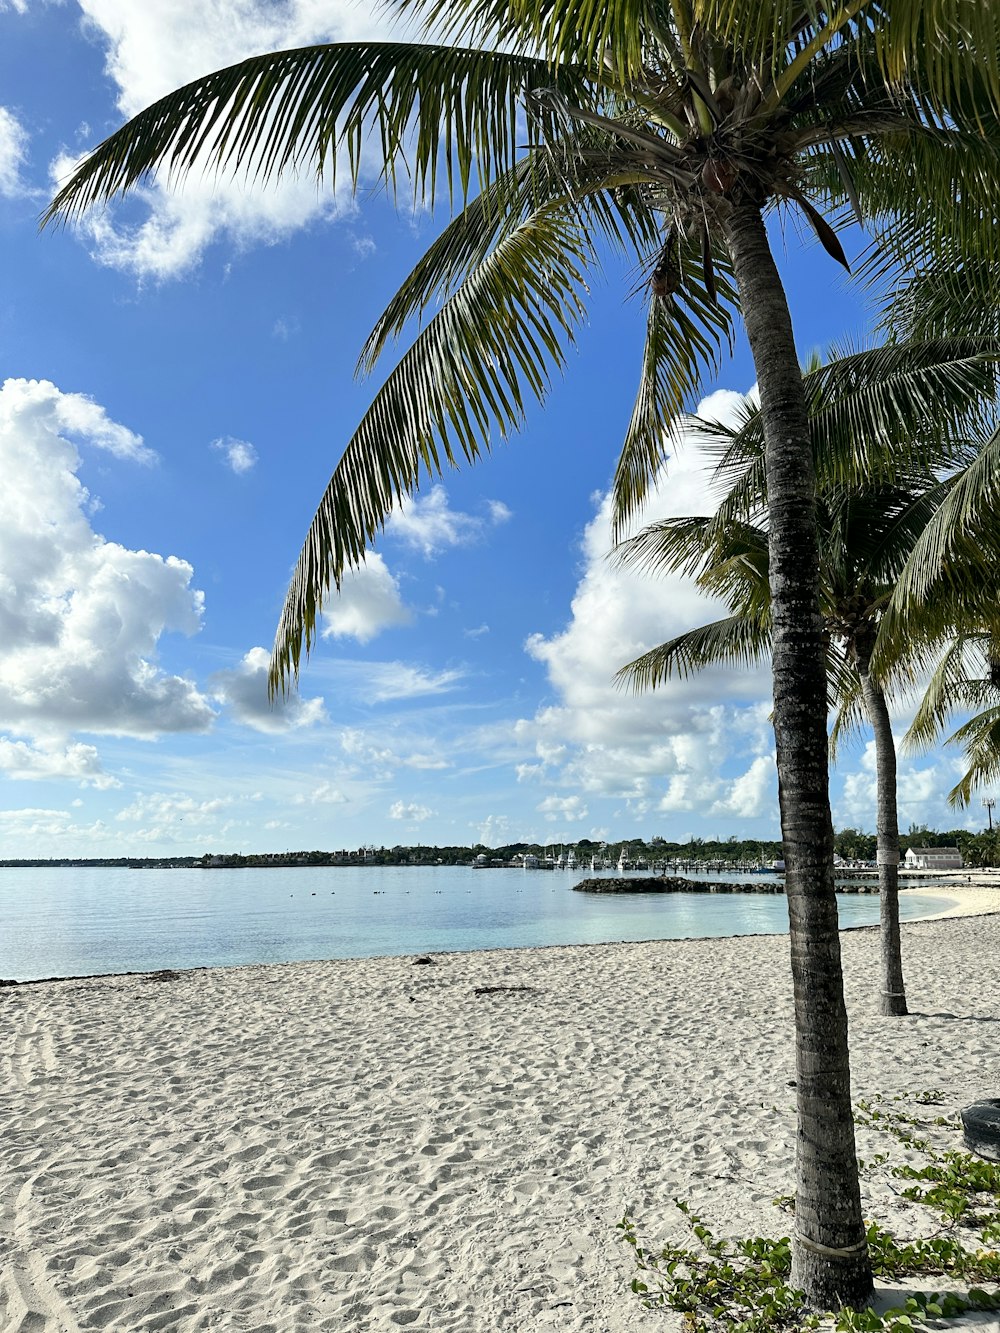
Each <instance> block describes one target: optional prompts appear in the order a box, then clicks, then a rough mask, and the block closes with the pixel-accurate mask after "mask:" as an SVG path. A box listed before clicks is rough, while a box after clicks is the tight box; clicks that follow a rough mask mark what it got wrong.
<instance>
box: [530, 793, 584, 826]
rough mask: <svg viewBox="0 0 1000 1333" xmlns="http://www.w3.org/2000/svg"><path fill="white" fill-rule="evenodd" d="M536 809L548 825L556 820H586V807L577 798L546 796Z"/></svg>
mask: <svg viewBox="0 0 1000 1333" xmlns="http://www.w3.org/2000/svg"><path fill="white" fill-rule="evenodd" d="M537 808H538V810H539V812H540V813H541V814H543V815H544V816H545V818H546V819H547V820H548V821H549V822H550V823H552V822H554V821H555V820H557V819H566V820H571V821H572V820H577V819H586V818H587V807H586V805H585V803H584V802H583V800H582V799H581V798H580V797H579V796H546V798H545V800H544V801H540V802H539V804H538V807H537Z"/></svg>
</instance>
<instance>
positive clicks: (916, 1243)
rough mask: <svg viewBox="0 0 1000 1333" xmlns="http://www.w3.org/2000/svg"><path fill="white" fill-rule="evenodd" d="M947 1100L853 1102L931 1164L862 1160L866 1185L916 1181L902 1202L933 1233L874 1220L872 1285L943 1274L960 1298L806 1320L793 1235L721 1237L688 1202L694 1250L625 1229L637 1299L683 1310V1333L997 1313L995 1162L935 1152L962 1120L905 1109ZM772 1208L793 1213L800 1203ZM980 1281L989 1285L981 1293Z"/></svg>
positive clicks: (786, 1198) (897, 1323)
mask: <svg viewBox="0 0 1000 1333" xmlns="http://www.w3.org/2000/svg"><path fill="white" fill-rule="evenodd" d="M944 1102H945V1097H944V1094H943V1093H942V1092H940V1091H938V1090H928V1091H924V1092H919V1093H916V1094H910V1095H907V1096H902V1095H897V1096H894V1097H887V1096H885V1095H883V1094H881V1093H877V1094H875V1095H874V1096H873V1097H871V1098H869V1099H866V1100H862V1101H859V1102H858V1104H857V1107H856V1109H855V1118H856V1121H857V1123H858V1124H859V1125H861V1126H864V1127H865V1128H866V1129H870V1130H874V1131H875V1132H876V1133H878V1134H881V1135H884V1136H887V1137H888V1138H889V1139H891V1140H892V1142H894V1143H896V1144H899V1145H900V1146H901V1147H903V1148H905V1149H906V1150H907V1151H908V1154H909V1155H910V1156H912V1154H913V1153H919V1154H921V1155H922V1156H923V1157H924V1159H925V1161H924V1163H923V1165H920V1166H916V1165H914V1164H913V1162H912V1161H910V1160H907V1161H905V1162H899V1163H895V1164H894V1163H893V1161H892V1152H891V1150H890V1151H887V1152H878V1153H875V1154H873V1155H872V1156H871V1157H869V1158H867V1159H864V1160H862V1159H859V1163H858V1166H859V1174H860V1176H861V1177H862V1178H863V1179H872V1178H874V1177H876V1176H881V1177H882V1178H883V1179H885V1180H888V1181H913V1182H916V1183H914V1184H912V1185H908V1186H906V1187H904V1188H903V1189H901V1190H899V1191H898V1195H899V1197H901V1198H904V1199H906V1200H907V1201H909V1202H911V1203H915V1204H919V1205H921V1206H922V1207H923V1208H925V1209H928V1210H929V1211H930V1212H931V1213H933V1214H934V1216H935V1221H936V1223H937V1229H936V1230H935V1231H933V1232H932V1233H931V1234H929V1235H922V1236H918V1237H914V1238H911V1239H901V1238H899V1237H898V1236H896V1235H895V1234H894V1233H893V1232H892V1231H890V1230H889V1229H888V1228H887V1227H885V1226H883V1225H882V1224H881V1223H880V1222H878V1221H875V1220H869V1221H867V1222H866V1230H865V1234H866V1239H867V1242H868V1253H869V1255H870V1257H871V1264H872V1273H873V1276H874V1277H875V1278H882V1279H884V1280H886V1281H891V1282H898V1281H900V1280H901V1279H904V1278H913V1277H920V1278H941V1277H944V1278H946V1279H947V1280H948V1282H949V1283H955V1282H961V1283H965V1284H969V1285H967V1287H966V1289H965V1290H961V1291H959V1290H953V1289H950V1290H946V1291H934V1290H930V1291H927V1292H923V1291H907V1292H906V1294H905V1298H904V1299H902V1300H901V1303H900V1304H899V1305H898V1306H894V1307H891V1308H889V1309H887V1310H884V1311H876V1310H873V1309H870V1308H867V1307H864V1308H860V1309H855V1308H852V1307H850V1306H844V1307H843V1308H840V1309H837V1310H831V1311H829V1312H827V1313H826V1314H825V1315H819V1314H817V1313H816V1312H810V1310H809V1305H808V1302H807V1301H806V1300H805V1297H804V1294H803V1292H802V1291H801V1290H799V1289H797V1288H796V1287H795V1286H794V1284H793V1280H792V1266H791V1261H790V1255H791V1242H790V1240H789V1238H788V1237H787V1236H779V1237H765V1236H755V1237H750V1238H736V1239H730V1240H719V1239H718V1238H717V1237H716V1236H715V1235H714V1234H713V1233H712V1231H711V1230H710V1228H709V1227H708V1226H707V1225H706V1223H705V1221H704V1218H703V1217H701V1216H699V1215H698V1214H696V1213H695V1212H693V1210H692V1209H691V1207H690V1205H689V1204H688V1203H687V1202H686V1201H684V1200H682V1199H675V1200H674V1203H675V1205H676V1207H677V1208H678V1210H679V1211H680V1213H681V1215H682V1216H683V1218H684V1221H685V1223H686V1227H687V1230H688V1231H689V1232H690V1233H691V1235H692V1236H693V1237H694V1241H695V1243H694V1244H691V1243H690V1242H681V1243H678V1242H671V1243H668V1244H666V1245H663V1246H662V1247H659V1248H656V1249H650V1248H648V1247H647V1246H646V1245H644V1244H643V1243H642V1242H641V1241H640V1240H639V1238H638V1234H637V1230H636V1223H635V1220H634V1219H633V1218H632V1217H631V1216H629V1215H626V1216H625V1217H624V1218H623V1219H622V1220H621V1222H619V1223H618V1230H619V1231H620V1232H621V1234H622V1239H623V1240H624V1241H625V1242H626V1243H627V1244H628V1245H629V1246H630V1247H631V1249H632V1252H633V1255H634V1259H635V1264H636V1268H637V1270H638V1272H637V1275H636V1277H634V1278H633V1280H632V1284H631V1286H632V1290H633V1292H635V1294H636V1295H637V1296H638V1297H639V1299H640V1300H641V1301H642V1302H643V1304H644V1305H645V1306H646V1307H647V1308H650V1309H670V1310H675V1311H678V1312H680V1313H682V1314H683V1315H684V1318H685V1329H686V1330H687V1333H764V1331H765V1330H767V1329H774V1330H775V1331H776V1333H792V1331H793V1330H794V1331H795V1333H798V1331H799V1330H806V1329H815V1328H826V1329H829V1330H830V1331H831V1333H910V1331H911V1330H913V1329H920V1328H926V1327H927V1326H928V1324H929V1323H930V1322H931V1321H936V1320H941V1319H953V1318H958V1317H960V1316H961V1315H963V1314H966V1313H967V1312H969V1311H972V1310H1000V1286H998V1285H997V1284H1000V1163H996V1162H992V1161H989V1160H987V1159H985V1158H981V1157H976V1156H974V1155H973V1154H971V1153H966V1152H959V1151H954V1150H952V1149H949V1148H940V1147H936V1146H935V1144H934V1142H933V1140H934V1139H937V1140H939V1141H944V1139H945V1138H946V1136H947V1135H948V1134H949V1133H954V1132H957V1131H958V1130H959V1128H960V1123H959V1120H958V1117H957V1116H955V1115H950V1114H944V1115H939V1114H928V1113H926V1112H924V1111H922V1110H911V1109H907V1108H908V1107H909V1106H913V1107H916V1108H928V1110H930V1111H933V1110H936V1109H937V1108H939V1107H941V1106H942V1105H943V1104H944ZM942 1132H943V1133H942ZM893 1188H894V1189H895V1187H893ZM773 1202H774V1204H775V1206H776V1207H778V1208H781V1209H782V1210H783V1211H788V1212H791V1213H792V1214H794V1212H795V1199H794V1196H792V1195H783V1196H780V1197H779V1198H776V1199H774V1200H773ZM983 1283H985V1284H991V1285H990V1286H989V1287H987V1286H983V1285H979V1284H983ZM901 1295H902V1293H901Z"/></svg>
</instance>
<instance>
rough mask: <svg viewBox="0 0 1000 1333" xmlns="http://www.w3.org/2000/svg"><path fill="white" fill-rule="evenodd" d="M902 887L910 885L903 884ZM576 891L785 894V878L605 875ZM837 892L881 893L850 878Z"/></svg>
mask: <svg viewBox="0 0 1000 1333" xmlns="http://www.w3.org/2000/svg"><path fill="white" fill-rule="evenodd" d="M899 887H900V888H905V887H907V886H906V885H903V884H901V885H900V886H899ZM573 888H574V890H575V891H576V892H577V893H784V892H785V884H784V881H783V880H781V879H777V878H765V879H762V880H760V881H754V882H753V883H745V884H735V883H732V884H731V883H726V882H723V881H718V882H716V881H709V880H704V879H684V878H682V877H681V876H679V875H674V876H670V875H630V876H628V878H625V877H621V876H608V875H602V876H601V878H600V879H581V880H580V882H579V883H578V884H574V885H573ZM837 892H838V893H878V881H877V880H867V881H865V880H849V881H848V882H847V883H843V884H840V883H838V885H837Z"/></svg>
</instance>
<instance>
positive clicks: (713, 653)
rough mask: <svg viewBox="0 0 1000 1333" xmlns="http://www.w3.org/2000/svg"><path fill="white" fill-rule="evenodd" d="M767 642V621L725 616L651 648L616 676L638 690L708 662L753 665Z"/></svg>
mask: <svg viewBox="0 0 1000 1333" xmlns="http://www.w3.org/2000/svg"><path fill="white" fill-rule="evenodd" d="M770 644H771V635H770V625H769V624H768V625H767V626H761V625H758V624H754V623H752V622H751V621H749V620H746V619H745V618H744V617H743V616H727V617H725V618H724V619H722V620H714V621H712V622H711V624H708V625H701V626H699V628H698V629H693V630H688V631H687V632H686V633H685V634H679V635H678V636H677V637H676V638H674V639H670V640H669V641H668V642H667V643H661V644H660V645H659V647H657V648H652V649H650V651H649V652H648V653H643V655H642V656H641V657H637V658H636V659H635V660H634V661H633V662H629V663H628V664H627V665H626V666H623V667H622V669H621V670H620V671H619V672H618V673H617V675H616V676H615V680H616V682H617V683H619V684H621V685H624V686H627V687H628V688H629V689H632V690H634V691H635V692H636V693H638V692H639V691H641V690H647V689H655V688H656V687H657V686H658V685H661V684H663V682H664V681H665V680H668V679H669V678H670V677H671V676H679V677H681V678H682V679H683V678H685V677H687V676H691V675H693V674H694V673H695V672H698V671H702V670H704V669H705V668H706V667H709V666H736V667H753V666H756V665H757V664H758V663H759V662H761V661H763V660H764V659H765V658H766V657H767V654H768V652H769V650H770Z"/></svg>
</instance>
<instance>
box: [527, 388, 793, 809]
mask: <svg viewBox="0 0 1000 1333" xmlns="http://www.w3.org/2000/svg"><path fill="white" fill-rule="evenodd" d="M741 401H742V395H738V394H730V393H728V391H720V392H719V393H716V394H713V395H712V397H711V399H707V400H705V402H704V403H703V404H702V406H703V407H704V408H705V409H706V410H707V411H708V412H710V413H715V414H716V415H721V414H724V413H725V412H727V411H729V412H731V411H732V409H733V407H734V406H736V405H738V404H739V402H741ZM709 475H710V474H709V466H708V460H707V458H706V456H705V455H704V453H703V451H702V450H701V448H700V447H699V446H698V445H696V444H695V443H692V442H687V443H685V444H684V445H683V446H681V447H680V448H679V449H678V450H677V451H676V452H675V455H674V457H672V458H671V459H670V461H669V464H668V465H667V467H666V468H665V469H664V471H663V473H662V474H661V476H660V477H659V479H658V484H657V485H656V487H655V488H654V490H653V492H652V494H651V495H650V498H649V501H648V502H647V504H646V506H645V508H644V510H643V513H642V514H641V516H640V519H639V520H637V522H636V524H635V527H639V526H641V525H642V524H646V523H650V522H653V521H656V520H658V519H661V518H665V517H668V516H683V515H688V514H708V513H711V512H712V511H713V510H714V507H715V502H714V498H713V497H712V496H711V495H710V490H709ZM610 549H611V505H610V497H609V496H603V497H600V499H599V504H598V510H597V513H596V515H595V517H594V519H593V520H592V521H591V523H590V524H589V525H588V527H587V529H586V532H585V534H584V538H583V556H584V564H583V572H582V575H581V578H580V581H579V583H578V585H577V590H576V594H575V596H574V598H573V603H572V615H571V618H570V621H569V623H568V625H567V626H566V628H565V629H564V630H562V631H561V632H560V633H557V634H554V635H551V636H549V637H546V636H543V635H540V634H533V635H531V636H529V638H528V640H527V643H526V650H527V652H528V653H529V655H530V656H532V657H533V658H535V660H536V661H538V662H541V663H542V664H543V665H544V666H545V669H546V671H547V673H548V678H549V682H550V685H551V687H552V689H553V691H554V693H555V696H556V702H554V703H553V704H550V705H548V706H546V707H544V708H542V709H540V710H539V711H538V712H537V713H536V715H535V716H534V717H533V718H530V719H522V720H521V721H520V722H519V723H518V724H517V729H516V731H517V737H518V739H519V740H521V741H522V742H523V743H524V744H525V745H526V746H531V747H532V748H533V750H534V752H535V757H536V760H537V761H538V762H537V764H523V765H522V766H521V769H520V772H519V776H521V777H525V778H529V777H530V778H532V779H536V780H537V779H538V778H539V777H540V776H542V775H544V777H545V779H546V780H548V781H549V782H551V783H553V784H554V783H556V782H558V783H559V785H560V786H561V787H563V788H565V787H566V786H570V787H576V788H577V789H578V790H580V791H581V792H583V793H585V794H593V795H595V796H596V795H605V796H616V797H620V798H621V797H624V798H626V799H627V800H628V801H629V802H630V803H631V805H632V808H633V810H634V811H635V812H637V813H641V812H642V811H645V810H648V809H651V808H653V807H654V806H658V808H660V809H663V810H688V809H691V810H695V809H698V810H701V811H705V810H707V809H708V806H709V804H710V803H711V802H712V801H713V800H719V801H723V802H725V801H727V800H729V799H730V796H729V794H728V788H727V784H726V782H724V781H722V780H721V779H720V778H719V773H720V772H721V771H722V770H723V769H724V767H725V766H726V764H727V762H729V763H732V761H733V760H734V758H744V757H745V756H748V755H749V756H751V757H753V758H757V757H762V756H765V755H766V754H769V753H770V749H771V746H772V744H773V742H772V740H771V738H770V734H769V728H768V725H767V713H768V703H767V701H768V698H769V694H770V677H769V673H768V671H767V669H766V667H762V668H761V669H759V670H757V671H754V672H746V671H739V672H737V671H731V670H724V669H721V668H714V669H710V670H707V671H704V672H701V673H699V674H697V675H696V676H693V677H691V678H690V679H687V680H670V681H668V682H666V683H665V684H664V685H662V686H661V687H659V688H658V689H657V690H655V691H651V692H646V693H644V694H641V695H638V696H637V695H633V694H631V693H628V692H625V691H624V690H623V689H621V688H619V687H617V686H616V685H615V683H614V677H615V674H616V672H617V671H618V670H619V668H621V667H622V666H624V665H625V664H626V663H627V662H629V661H631V660H632V659H633V658H635V657H637V656H638V655H639V654H641V653H643V652H645V651H647V650H648V649H649V648H651V647H654V646H655V645H656V644H658V643H662V642H663V641H664V640H666V639H668V638H670V637H672V636H673V635H676V634H678V633H681V632H683V631H684V630H687V629H693V628H694V627H696V626H698V625H701V624H704V623H705V622H706V621H710V620H713V619H716V618H718V617H719V616H721V615H723V614H725V611H726V608H725V607H724V605H723V604H722V603H720V602H717V601H714V600H712V599H710V598H708V597H706V596H704V595H703V594H702V593H700V592H699V591H698V590H697V589H696V588H695V587H694V585H693V584H692V582H691V581H690V580H689V579H687V578H684V577H682V576H679V575H677V576H667V577H663V576H657V577H655V578H653V577H649V576H647V575H641V574H638V573H633V572H631V571H625V570H622V569H620V568H617V567H615V566H614V565H613V564H611V563H610V562H609V560H608V558H607V557H608V553H609V551H610ZM539 768H541V770H542V774H539V772H538V769H539ZM761 771H762V769H758V768H754V769H753V773H754V775H755V776H757V775H758V774H759V773H760V772H761ZM751 786H752V782H751V780H750V779H748V781H747V783H746V784H744V787H743V788H740V792H739V793H738V794H737V795H741V796H742V798H743V799H745V800H748V801H749V800H750V795H751V793H750V787H751ZM733 799H736V797H734V798H733ZM756 803H757V802H756V797H754V804H755V805H756Z"/></svg>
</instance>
